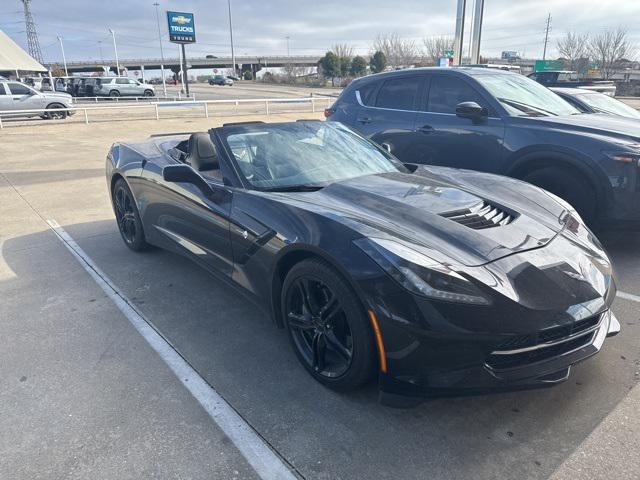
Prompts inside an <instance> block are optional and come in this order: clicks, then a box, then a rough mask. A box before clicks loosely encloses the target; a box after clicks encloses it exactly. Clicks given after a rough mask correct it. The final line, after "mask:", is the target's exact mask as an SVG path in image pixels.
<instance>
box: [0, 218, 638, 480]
mask: <svg viewBox="0 0 640 480" xmlns="http://www.w3.org/2000/svg"><path fill="white" fill-rule="evenodd" d="M64 228H65V229H66V230H67V232H68V233H69V234H70V235H71V236H72V237H73V238H74V239H75V240H76V241H77V243H78V244H79V245H80V246H81V248H83V249H84V250H85V252H86V253H87V254H88V255H89V257H91V258H92V260H93V261H94V262H95V263H96V264H97V265H98V266H99V267H100V268H101V269H102V270H103V271H104V273H105V274H106V275H107V276H108V277H109V278H110V279H111V280H112V281H113V283H114V284H115V285H116V286H117V287H118V288H119V289H120V290H121V292H122V293H124V294H125V295H126V296H127V297H128V298H129V299H130V300H131V301H132V302H133V303H134V304H135V305H136V306H137V307H138V308H139V310H140V311H141V312H142V313H143V314H144V315H145V316H146V318H147V319H148V320H149V321H150V322H152V323H153V324H154V325H155V326H156V328H157V329H158V330H159V331H160V332H161V333H162V334H163V335H164V336H165V337H166V338H167V339H168V340H169V341H170V342H171V343H172V344H173V345H174V346H175V347H176V348H177V349H178V350H179V351H180V353H181V354H182V355H183V356H184V357H185V358H186V359H187V361H189V362H190V363H191V364H192V365H193V367H194V368H195V369H196V370H197V371H198V372H199V373H200V374H201V375H202V376H203V377H204V378H205V379H206V380H207V381H209V382H210V384H211V385H213V386H214V387H215V388H216V389H217V390H218V392H219V393H220V394H221V395H222V396H223V397H225V398H226V399H227V400H228V401H229V402H230V403H231V404H232V405H233V407H234V408H236V409H237V410H238V412H239V413H240V414H241V415H242V416H243V417H244V418H245V419H246V420H247V421H248V422H249V423H250V424H251V425H253V427H254V428H256V430H257V431H258V432H259V433H260V434H261V435H262V436H263V437H264V438H265V439H266V440H267V441H268V442H269V443H270V444H271V445H272V446H273V447H274V448H275V449H276V450H277V451H279V452H280V454H281V455H283V456H284V457H285V458H286V459H287V460H288V461H289V462H291V463H292V464H293V465H294V466H295V467H296V468H297V469H298V470H299V471H300V472H301V473H302V474H303V475H304V476H305V477H307V478H331V479H334V478H366V479H368V478H394V479H395V478H426V477H428V478H546V477H548V476H549V475H550V474H551V473H552V472H553V471H554V470H555V469H556V468H557V467H558V466H559V465H560V463H562V461H563V460H564V459H566V458H567V457H568V456H569V455H570V454H571V453H572V452H573V451H574V450H575V449H576V448H577V447H578V446H579V445H580V444H581V443H582V441H583V440H584V439H585V438H586V437H587V436H588V435H589V434H590V433H591V431H592V430H593V429H594V428H595V427H596V426H597V425H598V424H599V423H600V422H601V421H602V419H603V418H604V417H605V416H606V415H607V414H608V413H609V412H610V411H611V410H612V409H613V408H614V407H615V406H616V405H617V404H618V403H619V402H620V401H621V400H622V399H623V398H624V397H625V395H626V393H627V392H628V390H629V389H630V388H632V387H633V385H635V383H636V382H637V379H636V378H635V377H634V370H635V366H634V363H633V362H634V359H635V360H637V358H638V356H639V352H638V349H637V343H638V342H637V339H638V326H637V325H636V326H634V327H630V328H632V329H633V330H630V331H629V334H627V332H624V334H622V335H619V336H618V337H615V338H612V339H609V340H608V341H607V342H606V344H605V347H604V349H603V351H602V352H601V353H600V354H599V355H598V356H597V357H595V358H593V359H591V360H589V361H587V362H585V363H584V364H581V365H578V366H576V367H575V368H574V370H573V372H572V375H571V377H570V378H569V380H568V381H567V382H566V383H564V384H562V385H559V386H557V387H554V388H551V389H544V390H534V391H526V392H516V393H506V394H496V395H488V396H476V397H464V398H444V399H437V400H429V401H426V402H425V403H424V404H422V405H421V406H419V407H417V408H414V409H410V410H394V409H390V408H387V407H383V406H380V405H378V404H377V398H376V389H375V386H374V385H372V386H370V387H368V388H366V389H364V390H362V391H359V392H357V393H352V394H337V393H335V392H332V391H330V390H327V389H325V388H323V387H322V386H321V385H319V384H318V383H316V382H315V381H314V380H313V379H312V378H311V377H309V376H308V375H307V373H306V372H305V371H304V369H303V368H302V367H301V366H299V365H298V363H297V360H296V358H295V355H294V354H293V351H292V350H291V348H290V346H289V344H288V339H287V337H286V335H285V332H284V331H282V330H278V329H276V328H275V327H274V326H273V324H272V323H271V320H270V319H269V318H267V317H266V316H265V314H264V313H263V312H262V310H260V309H259V308H257V307H256V306H255V305H253V304H252V303H250V302H249V301H247V299H246V298H245V297H244V296H243V295H240V294H238V292H237V291H236V290H235V289H233V288H231V287H230V286H228V285H226V284H224V283H223V282H220V281H218V280H216V279H214V278H212V277H210V276H209V275H208V274H207V273H205V272H204V270H201V269H200V268H199V267H197V266H196V265H194V264H193V263H191V262H190V261H189V260H186V259H183V258H181V257H180V256H177V255H173V254H170V253H167V252H164V251H161V250H152V251H150V252H146V253H142V254H136V253H133V252H131V251H129V250H128V249H127V248H126V247H125V246H124V244H123V243H122V241H121V239H120V236H119V234H118V231H117V229H116V226H115V222H114V221H112V220H106V221H99V222H91V223H83V224H76V225H65V226H64ZM45 235H50V233H48V232H41V233H38V234H35V235H29V236H25V237H20V238H16V239H12V240H8V241H6V242H5V244H4V246H3V255H4V260H5V261H6V263H7V264H8V266H9V267H10V268H11V269H12V270H13V272H14V273H15V275H17V276H18V277H25V276H26V277H29V276H33V275H38V268H39V267H38V265H37V263H34V262H32V261H30V260H29V256H28V255H24V254H20V255H18V254H14V253H13V252H18V251H20V250H24V248H22V247H23V246H24V245H38V240H39V239H38V238H34V237H40V236H45ZM47 238H49V237H47ZM40 240H41V241H42V242H44V239H40ZM61 248H62V247H61ZM65 254H66V253H65ZM68 261H69V262H75V261H76V260H74V259H73V258H72V257H71V256H70V255H69V256H68ZM7 281H11V280H7ZM87 281H89V277H87ZM34 294H37V292H34ZM631 307H632V306H628V305H625V304H621V303H620V302H618V303H617V304H616V305H615V307H614V310H615V311H616V313H617V314H618V316H619V317H621V320H622V321H623V322H624V320H627V321H629V322H630V321H631V320H632V319H633V321H636V320H637V318H635V317H637V314H635V313H634V310H633V308H631ZM79 308H81V307H79ZM634 315H635V317H634ZM108 320H109V319H108V318H105V321H108ZM622 358H625V360H622Z"/></svg>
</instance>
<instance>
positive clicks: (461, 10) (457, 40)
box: [453, 0, 467, 65]
mask: <svg viewBox="0 0 640 480" xmlns="http://www.w3.org/2000/svg"><path fill="white" fill-rule="evenodd" d="M466 8H467V0H458V8H457V10H456V35H455V37H454V43H453V64H454V65H460V64H461V63H462V44H463V43H464V16H465V10H466Z"/></svg>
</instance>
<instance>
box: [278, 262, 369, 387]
mask: <svg viewBox="0 0 640 480" xmlns="http://www.w3.org/2000/svg"><path fill="white" fill-rule="evenodd" d="M282 312H283V315H284V321H285V325H286V326H287V331H288V333H289V338H290V340H291V344H292V346H293V349H294V351H295V353H296V355H297V357H298V359H299V360H300V362H301V363H302V365H303V366H304V367H305V368H306V369H307V371H308V372H309V373H310V374H311V375H312V376H313V377H314V378H315V379H316V380H317V381H319V382H320V383H322V384H324V385H326V386H328V387H330V388H333V389H336V390H351V389H354V388H357V387H359V386H362V385H364V384H365V383H367V382H368V381H369V380H370V379H371V377H372V374H373V372H374V367H375V362H376V360H375V359H376V357H375V346H374V342H373V337H372V334H371V329H370V327H369V324H368V322H367V317H366V315H365V312H364V310H363V308H362V306H361V305H360V302H359V301H358V298H357V297H356V294H355V292H354V291H353V290H352V288H351V287H350V286H349V285H348V284H347V282H346V281H345V280H344V279H343V278H342V276H341V275H340V274H339V273H338V272H336V271H335V270H334V269H333V268H332V267H330V266H329V265H327V264H326V263H325V262H323V261H321V260H317V259H311V260H304V261H302V262H300V263H298V264H297V265H295V266H294V267H293V268H292V269H291V270H290V271H289V273H288V274H287V276H286V278H285V281H284V284H283V289H282Z"/></svg>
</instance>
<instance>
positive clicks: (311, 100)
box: [0, 97, 332, 130]
mask: <svg viewBox="0 0 640 480" xmlns="http://www.w3.org/2000/svg"><path fill="white" fill-rule="evenodd" d="M331 101H332V97H325V98H318V97H299V98H295V97H294V98H291V97H289V98H258V99H256V98H239V99H235V100H233V99H229V100H226V99H225V100H182V101H172V102H149V103H139V104H137V105H135V104H129V105H104V106H95V105H94V106H87V107H84V106H75V107H69V108H55V109H53V108H52V109H43V108H36V109H30V110H0V130H1V129H3V128H4V125H3V116H4V117H5V120H6V119H7V117H20V116H21V115H29V114H33V115H34V116H38V115H45V114H48V113H56V112H69V113H70V114H72V113H76V112H83V113H84V123H86V124H89V112H95V111H98V110H102V111H108V110H136V109H138V110H142V109H153V110H154V113H155V117H156V120H160V107H164V106H171V107H181V106H184V107H197V106H200V107H202V111H203V115H204V117H205V118H209V114H210V110H209V106H210V105H224V104H227V105H235V106H236V107H238V106H240V105H243V104H251V103H253V104H259V105H264V112H265V114H266V115H270V114H271V113H274V112H273V111H272V110H271V109H270V108H269V105H270V104H282V103H308V104H309V105H310V107H311V112H316V110H317V108H318V106H326V107H329V106H331ZM170 110H171V109H169V110H167V111H170ZM164 118H167V117H164ZM118 120H122V118H121V117H120V118H118Z"/></svg>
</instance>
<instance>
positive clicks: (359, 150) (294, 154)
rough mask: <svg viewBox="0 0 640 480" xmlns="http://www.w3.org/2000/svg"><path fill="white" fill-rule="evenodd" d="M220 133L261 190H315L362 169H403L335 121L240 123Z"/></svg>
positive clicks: (370, 171)
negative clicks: (241, 124)
mask: <svg viewBox="0 0 640 480" xmlns="http://www.w3.org/2000/svg"><path fill="white" fill-rule="evenodd" d="M225 133H226V134H225ZM223 138H224V139H225V141H226V143H227V145H228V147H229V149H230V151H231V153H232V154H233V157H234V158H235V160H236V162H237V164H238V166H239V167H240V170H241V172H242V174H243V175H244V177H245V179H246V180H247V181H248V182H249V183H250V184H251V185H252V186H253V187H254V188H256V189H259V190H314V189H319V188H322V187H324V186H326V185H328V184H329V183H332V182H336V181H340V180H346V179H348V178H354V177H359V176H362V175H370V174H375V173H385V172H406V171H407V170H406V168H405V167H404V166H403V165H402V164H401V163H400V162H399V161H398V160H396V159H395V158H394V157H392V156H391V155H390V154H388V153H386V152H385V151H384V150H382V149H381V148H379V147H377V146H376V145H374V144H372V143H371V142H369V141H368V140H365V139H364V138H362V137H361V136H359V135H358V134H356V133H355V132H353V131H352V130H350V129H349V128H348V127H346V126H344V125H342V124H339V123H334V122H331V123H325V122H295V123H284V124H253V125H243V126H237V127H230V129H229V131H228V132H225V130H223Z"/></svg>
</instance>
